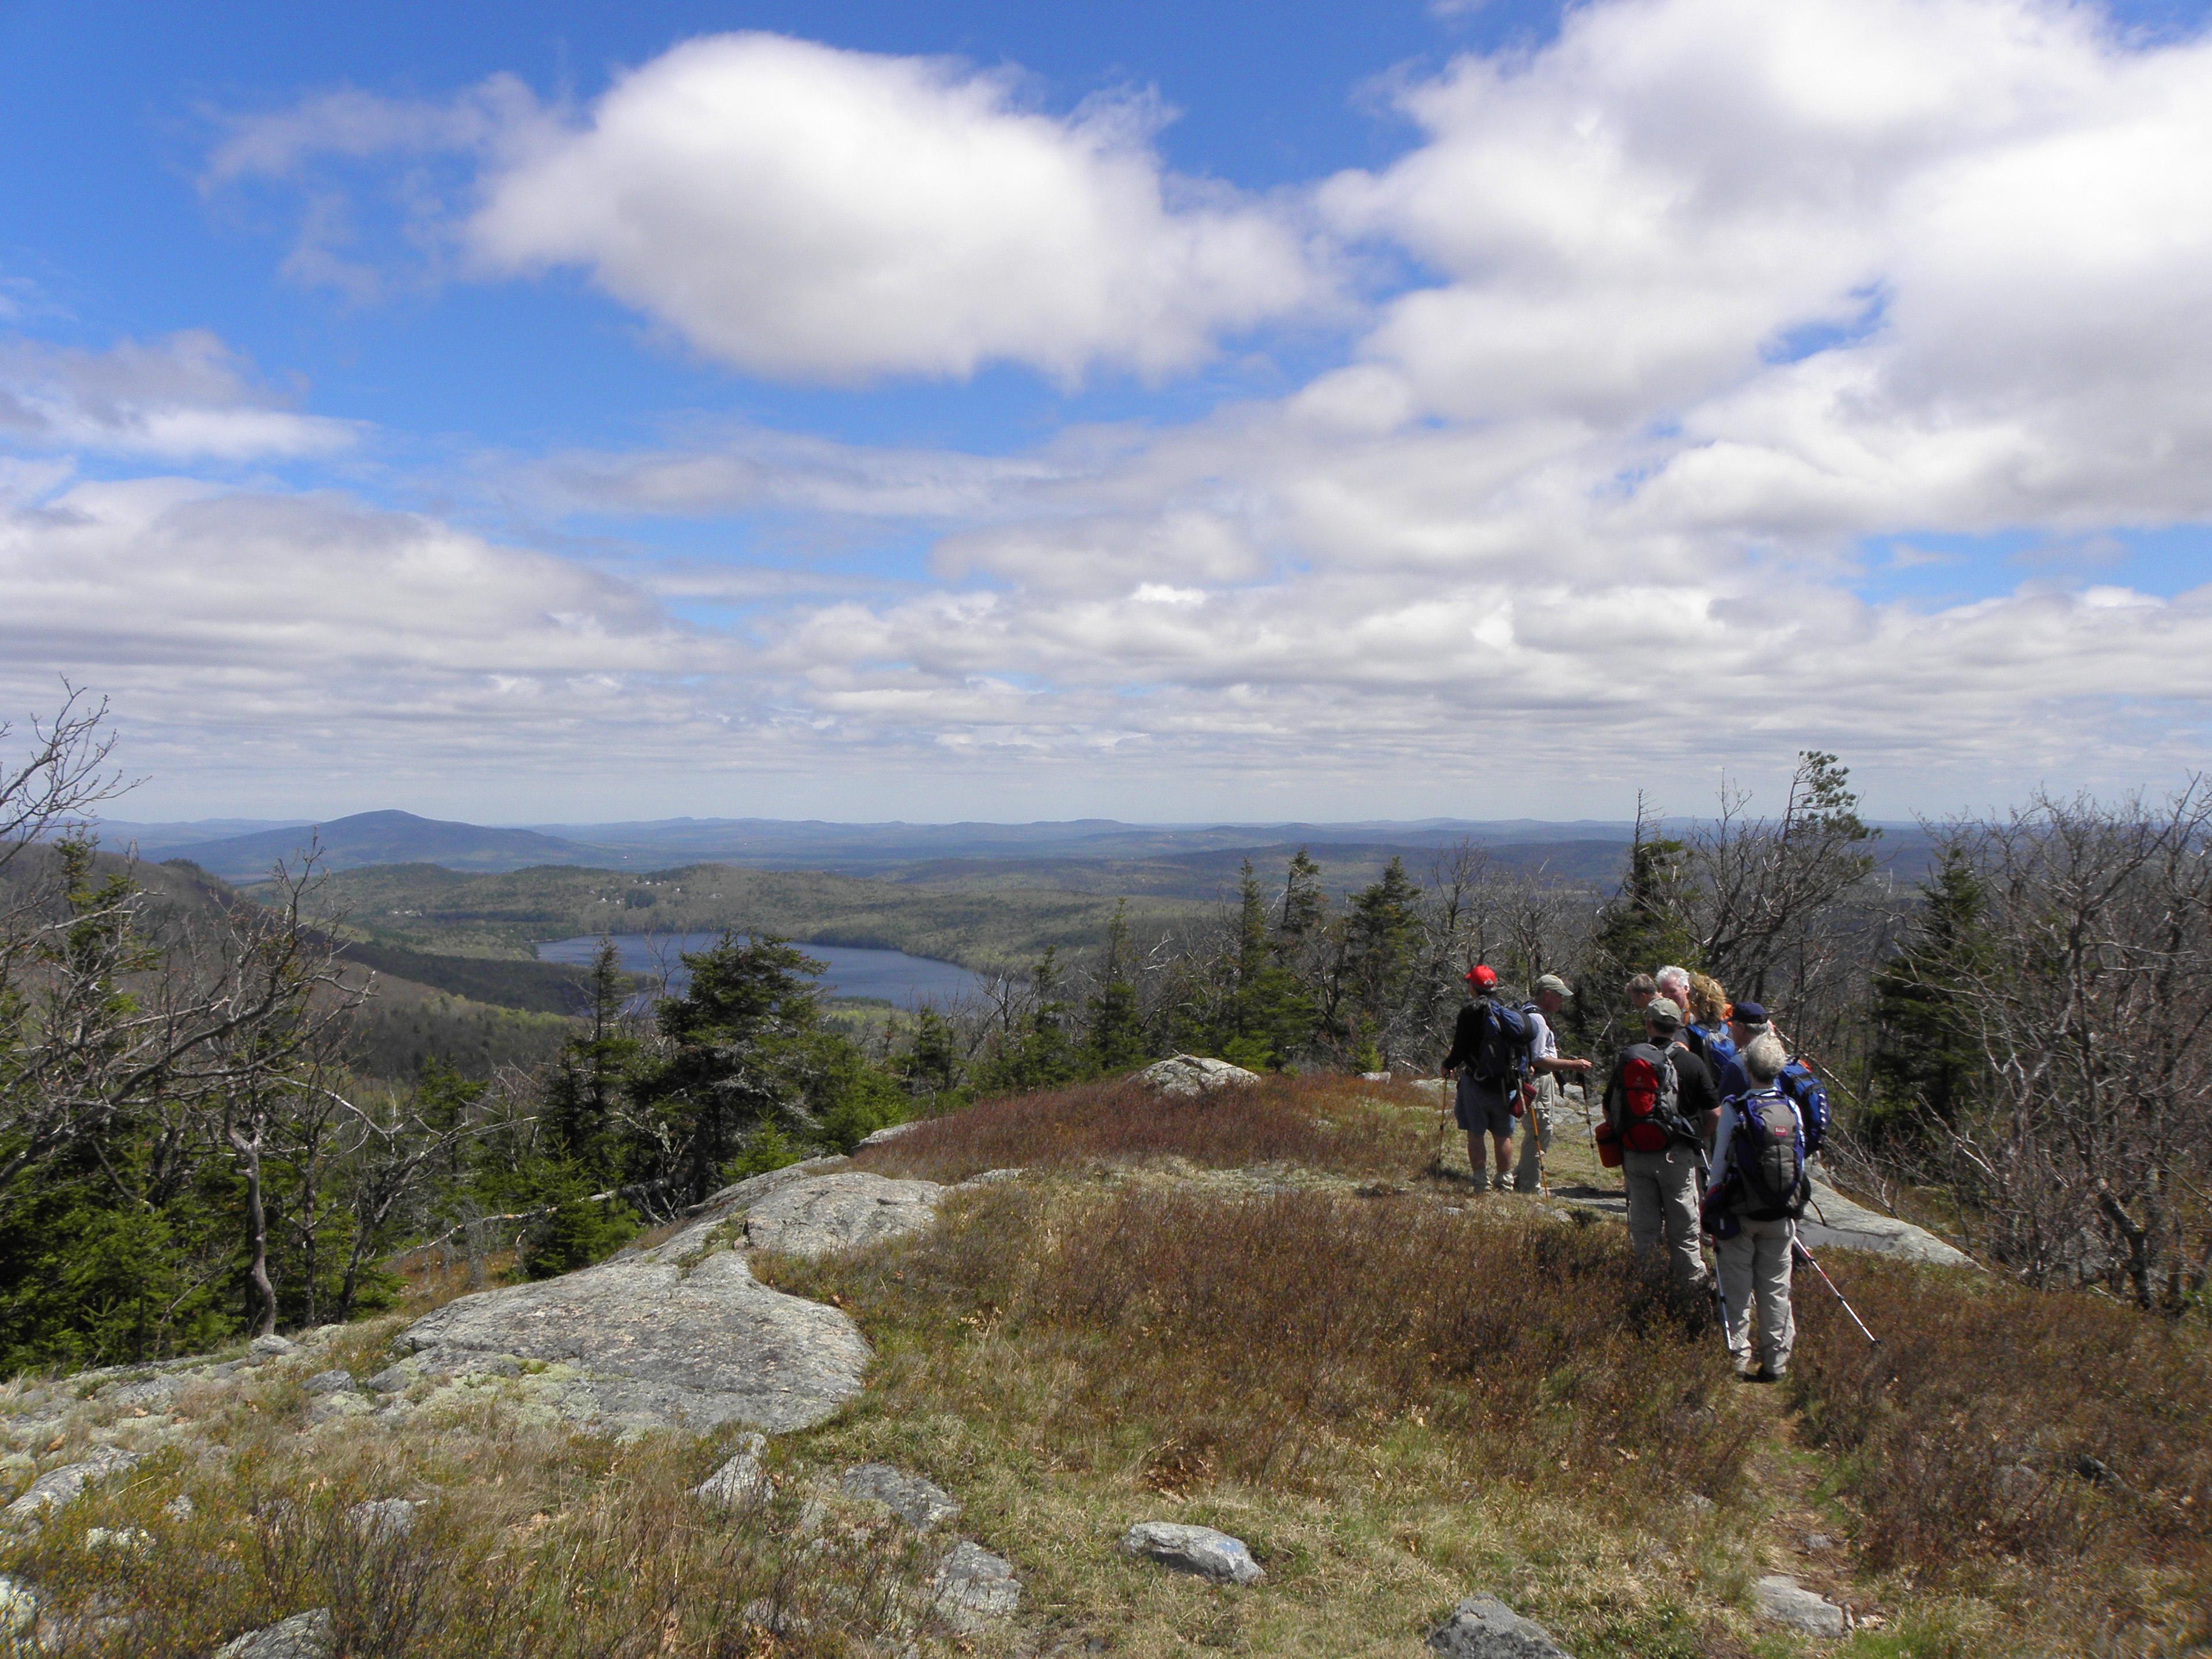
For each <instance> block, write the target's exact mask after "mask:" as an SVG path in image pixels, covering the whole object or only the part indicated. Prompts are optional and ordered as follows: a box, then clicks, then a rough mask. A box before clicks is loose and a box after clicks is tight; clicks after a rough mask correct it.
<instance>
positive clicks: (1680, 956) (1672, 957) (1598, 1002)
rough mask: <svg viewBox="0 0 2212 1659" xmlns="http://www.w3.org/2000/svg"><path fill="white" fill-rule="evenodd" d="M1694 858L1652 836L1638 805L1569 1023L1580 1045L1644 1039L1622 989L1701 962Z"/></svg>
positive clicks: (1677, 845)
mask: <svg viewBox="0 0 2212 1659" xmlns="http://www.w3.org/2000/svg"><path fill="white" fill-rule="evenodd" d="M1688 858H1689V848H1687V847H1686V846H1685V845H1684V844H1683V843H1682V842H1679V841H1671V840H1668V839H1665V838H1663V837H1656V836H1645V834H1644V816H1643V809H1642V806H1641V805H1640V804H1639V805H1638V811H1637V820H1636V839H1635V841H1634V842H1633V843H1632V845H1631V846H1630V848H1629V851H1628V870H1627V872H1626V874H1625V875H1624V876H1623V877H1622V878H1621V883H1620V888H1619V889H1618V890H1616V891H1615V892H1614V894H1613V898H1612V900H1611V901H1610V902H1608V903H1607V905H1606V907H1605V908H1604V909H1603V910H1602V911H1601V912H1600V913H1599V916H1598V925H1597V929H1596V931H1595V933H1593V934H1592V935H1591V936H1590V941H1589V947H1588V954H1587V957H1586V959H1585V963H1584V966H1583V970H1582V980H1583V986H1584V987H1585V988H1584V989H1583V994H1581V995H1580V996H1578V997H1577V998H1576V999H1575V1000H1574V1001H1573V1002H1572V1003H1571V1004H1570V1005H1569V1011H1568V1014H1567V1024H1568V1027H1569V1030H1570V1031H1571V1034H1572V1035H1573V1036H1574V1037H1575V1039H1576V1040H1577V1043H1578V1044H1580V1045H1582V1046H1584V1047H1588V1048H1599V1049H1605V1048H1612V1047H1613V1046H1614V1045H1615V1044H1617V1043H1618V1042H1621V1041H1623V1040H1624V1039H1625V1038H1626V1037H1632V1036H1637V1035H1639V1033H1636V1032H1631V1031H1629V1030H1628V1029H1627V1025H1626V1018H1627V1011H1626V1007H1625V1006H1623V1005H1622V1003H1621V1000H1620V987H1621V985H1622V984H1623V983H1625V982H1626V981H1627V980H1628V979H1629V978H1630V977H1631V976H1632V975H1637V974H1648V973H1651V972H1653V971H1655V970H1656V969H1660V968H1662V967H1665V966H1667V965H1668V964H1669V963H1672V964H1674V965H1675V966H1677V967H1681V968H1688V969H1696V968H1698V967H1699V965H1700V963H1699V960H1698V945H1697V938H1696V935H1695V934H1694V933H1692V931H1691V927H1690V921H1689V915H1690V908H1689V894H1688V890H1687V886H1688V884H1687V879H1686V877H1687V872H1686V865H1687V862H1688Z"/></svg>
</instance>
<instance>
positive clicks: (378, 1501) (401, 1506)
mask: <svg viewBox="0 0 2212 1659" xmlns="http://www.w3.org/2000/svg"><path fill="white" fill-rule="evenodd" d="M416 1507H417V1505H416V1504H413V1503H411V1502H410V1501H409V1500H408V1499H406V1498H370V1499H368V1502H366V1503H362V1504H355V1505H354V1506H353V1507H352V1508H351V1509H349V1510H347V1511H346V1519H347V1520H349V1521H350V1522H353V1524H354V1528H355V1530H356V1531H357V1532H359V1533H361V1534H362V1535H363V1536H364V1537H368V1538H378V1539H392V1538H404V1537H406V1536H407V1534H409V1533H410V1532H412V1531H414V1530H415V1510H416Z"/></svg>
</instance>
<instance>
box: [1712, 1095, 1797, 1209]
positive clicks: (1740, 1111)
mask: <svg viewBox="0 0 2212 1659" xmlns="http://www.w3.org/2000/svg"><path fill="white" fill-rule="evenodd" d="M1729 1170H1730V1171H1731V1172H1732V1173H1733V1174H1734V1175H1735V1177H1736V1180H1737V1182H1739V1183H1740V1185H1741V1188H1742V1193H1743V1203H1742V1205H1741V1207H1740V1209H1739V1211H1738V1213H1740V1214H1741V1215H1742V1216H1744V1217H1745V1218H1747V1219H1749V1220H1752V1221H1780V1220H1782V1219H1783V1218H1784V1217H1787V1218H1790V1220H1793V1221H1794V1220H1796V1218H1798V1217H1799V1216H1801V1215H1802V1214H1804V1213H1805V1200H1806V1199H1807V1198H1808V1196H1809V1195H1810V1188H1809V1186H1808V1182H1806V1179H1805V1142H1804V1139H1803V1137H1802V1135H1801V1134H1800V1133H1798V1128H1797V1114H1796V1111H1794V1110H1793V1109H1791V1106H1790V1097H1788V1096H1787V1095H1785V1094H1784V1093H1783V1091H1781V1090H1779V1089H1774V1088H1768V1089H1761V1090H1759V1091H1758V1092H1756V1093H1754V1094H1748V1095H1739V1096H1738V1097H1736V1101H1735V1133H1734V1134H1732V1135H1730V1136H1729Z"/></svg>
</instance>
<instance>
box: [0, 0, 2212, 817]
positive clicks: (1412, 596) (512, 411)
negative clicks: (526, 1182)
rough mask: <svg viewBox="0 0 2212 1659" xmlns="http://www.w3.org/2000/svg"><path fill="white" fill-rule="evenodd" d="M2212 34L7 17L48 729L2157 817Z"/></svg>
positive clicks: (529, 763)
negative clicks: (1825, 779)
mask: <svg viewBox="0 0 2212 1659" xmlns="http://www.w3.org/2000/svg"><path fill="white" fill-rule="evenodd" d="M2206 13H2207V9H2206V7H2205V6H2204V5H2203V4H2179V3H2171V0H2158V3H2146V4H2136V5H2130V6H2118V7H2106V8H2093V7H2088V6H2071V5H2063V4H2056V3H2043V0H1782V3H1759V4H1753V3H1751V0H1634V3H1626V0H1595V3H1590V4H1586V5H1583V6H1579V7H1577V8H1574V9H1571V10H1570V11H1568V12H1567V13H1565V15H1564V16H1563V15H1562V14H1561V12H1560V9H1559V8H1558V7H1556V6H1550V5H1527V4H1508V3H1488V4H1481V3H1475V4H1468V5H1463V6H1425V5H1410V4H1409V5H1398V6H1388V7H1369V8H1351V7H1296V6H1283V5H1270V6H1266V7H1262V6H1259V5H1228V4H1225V5H1218V6H1212V7H1203V8H1200V7H1191V6H1188V5H1187V4H1186V5H1166V4H1133V5H1126V6H1119V7H1111V8H1107V7H1099V8H1048V7H1036V6H1012V5H966V6H939V7H933V8H928V9H921V8H914V7H902V6H874V5H835V4H833V5H820V4H817V5H809V6H805V7H799V6H784V7H774V6H721V7H708V6H694V5H666V6H654V7H629V8H613V7H583V6H574V5H566V6H562V5H554V6H542V7H535V8H489V7H478V8H459V7H453V6H451V5H447V6H439V7H433V6H428V5H421V6H416V5H396V6H386V7H380V8H375V9H360V8H339V7H335V6H299V5H292V6H286V7H275V6H265V7H264V6H256V5H239V6H228V7H223V8H216V9H178V8H173V7H168V8H163V7H153V6H143V7H139V6H98V7H94V8H93V9H90V10H89V11H88V10H87V9H84V8H82V7H78V8H64V7H61V6H58V5H44V4H30V5H25V4H12V5H10V4H0V147H4V153H5V154H6V155H9V156H10V157H11V158H13V159H14V161H15V166H13V167H11V168H10V169H9V183H8V185H6V186H5V195H4V197H0V200H4V203H5V209H4V212H0V512H3V513H5V515H6V516H5V520H4V523H0V593H4V592H12V593H13V594H14V595H15V603H13V604H11V605H6V606H4V607H0V609H4V610H5V611H8V612H9V613H11V616H10V617H9V619H7V620H0V657H4V658H5V659H6V661H7V664H8V666H7V667H6V669H5V670H4V679H5V684H4V685H3V686H0V694H4V696H5V697H6V698H7V700H8V702H9V712H10V713H11V714H14V715H15V716H16V717H17V718H19V719H20V718H21V716H23V715H26V714H32V713H35V712H37V711H39V710H40V709H41V708H46V707H50V706H51V704H52V700H53V696H54V694H55V689H56V687H57V686H58V682H59V679H60V678H62V677H64V676H66V677H67V678H70V680H72V681H73V682H75V683H76V684H82V685H86V686H89V687H91V688H93V689H94V690H96V691H98V692H100V693H102V694H104V695H106V696H109V697H110V698H111V699H112V703H113V707H114V709H115V714H116V720H117V725H118V730H119V731H120V732H122V734H123V736H124V738H125V750H124V753H125V756H126V757H127V758H128V759H129V761H130V763H131V766H132V768H133V769H134V770H136V771H137V772H141V773H144V774H146V775H148V776H149V781H148V782H147V784H146V785H145V786H143V788H142V789H141V790H140V792H139V793H138V794H137V796H136V797H134V799H133V801H132V804H131V807H130V809H129V811H130V813H131V816H142V817H143V816H156V815H185V814H191V813H201V812H204V813H210V814H212V813H233V812H237V813H249V812H267V813H270V814H277V813H282V814H288V815H289V814H293V813H306V814H325V815H326V814H334V813H336V812H338V811H349V810H356V809H361V808H366V807H372V806H380V805H404V806H410V807H412V808H414V809H416V810H419V811H433V812H440V813H447V814H453V815H465V816H471V817H480V818H489V819H495V820H497V819H506V820H509V821H522V820H533V819H545V818H556V817H628V816H644V815H648V814H657V813H659V812H664V811H665V812H669V813H674V812H683V811H690V812H697V813H720V812H758V813H763V814H769V815H794V816H796V815H813V814H818V815H823V816H834V817H914V818H924V817H1062V816H1076V815H1080V814H1090V813H1097V814H1103V815H1109V816H1116V817H1151V818H1163V817H1167V818H1184V817H1280V816H1285V815H1295V816H1299V817H1331V816H1339V817H1379V816H1407V817H1413V816H1424V815H1429V814H1437V813H1453V814H1459V815H1465V816H1505V815H1519V814H1521V813H1522V812H1531V813H1537V814H1552V815H1556V816H1561V817H1582V816H1595V815H1600V814H1601V813H1613V814H1618V813H1620V812H1622V811H1626V810H1627V808H1628V807H1629V805H1631V804H1632V801H1633V799H1634V797H1635V794H1636V793H1637V791H1638V789H1639V788H1643V789H1649V790H1653V791H1655V792H1656V793H1657V794H1658V795H1659V796H1660V797H1662V801H1663V804H1664V805H1666V806H1667V807H1668V809H1669V810H1694V809H1695V808H1696V807H1697V806H1699V805H1701V804H1702V802H1703V801H1704V800H1705V799H1709V798H1710V797H1711V793H1712V791H1713V790H1714V789H1715V788H1716V787H1718V786H1719V784H1720V782H1721V781H1722V779H1723V776H1724V775H1727V776H1732V777H1735V778H1737V779H1739V780H1741V781H1745V782H1747V783H1748V784H1749V785H1750V786H1751V787H1753V788H1754V789H1755V790H1763V791H1765V792H1766V793H1768V794H1770V795H1771V794H1772V793H1774V792H1775V791H1776V789H1777V788H1778V784H1779V781H1780V780H1781V779H1782V778H1783V777H1784V776H1786V775H1787V772H1788V769H1789V766H1790V760H1791V757H1793V756H1794V754H1795V753H1796V750H1798V749H1800V748H1803V747H1808V746H1813V747H1822V748H1830V749H1836V750H1840V751H1842V752H1843V753H1844V756H1845V758H1846V759H1847V760H1848V761H1850V762H1851V763H1853V765H1854V766H1855V768H1856V769H1857V775H1859V777H1860V778H1861V780H1862V781H1863V783H1864V785H1865V786H1866V787H1867V790H1868V794H1869V802H1870V804H1872V805H1874V806H1875V807H1876V808H1877V809H1878V810H1880V811H1883V812H1885V813H1887V814H1890V815H1899V814H1904V813H1909V812H1911V811H1943V810H1948V809H1949V808H1952V807H1954V806H1959V805H1982V804H1986V803H1988V802H1990V801H1996V800H2002V799H2016V798H2017V797H2018V796H2019V794H2020V793H2022V792H2023V791H2025V790H2026V789H2028V788H2031V787H2035V786H2036V785H2038V784H2046V785H2050V786H2052V787H2059V788H2064V789H2070V788H2074V787H2092V788H2096V789H2099V790H2102V791H2106V792H2111V791H2113V790H2118V789H2125V788H2128V787H2146V786H2147V787H2163V786H2165V785H2166V784H2168V783H2170V782H2172V781H2175V780H2177V779H2178V778H2179V777H2180V776H2181V775H2184V774H2185V772H2186V771H2187V770H2188V769H2190V768H2191V766H2192V765H2194V764H2196V763H2197V757H2200V756H2201V755H2202V754H2203V751H2204V738H2205V711H2206V708H2207V703H2208V699H2212V678H2207V675H2208V670H2207V666H2206V665H2207V664H2208V662H2212V654H2208V652H2207V650H2206V648H2205V647H2207V646H2208V645H2212V591H2208V589H2207V587H2206V574H2207V573H2206V563H2205V555H2206V551H2207V549H2208V545H2212V544H2208V542H2207V540H2206V537H2205V530H2204V526H2205V525H2206V522H2207V520H2208V519H2212V482H2208V480H2212V466H2208V465H2206V462H2207V460H2208V459H2212V456H2208V454H2207V450H2208V448H2212V392H2208V390H2207V388H2208V386H2212V374H2207V372H2206V371H2207V369H2208V368H2212V344H2208V342H2212V328H2208V327H2207V326H2206V325H2207V324H2208V323H2212V316H2208V315H2207V312H2208V310H2212V240H2208V238H2212V117H2209V116H2208V115H2207V114H2206V112H2207V111H2208V110H2212V47H2208V46H2207V42H2206V39H2205V28H2206V21H2207V16H2206ZM88 18H89V19H91V20H92V21H89V22H88V21H87V20H88ZM2146 710H2148V711H2150V712H2148V713H2146ZM1501 730H1502V731H1503V732H1505V733H1507V734H1510V735H1509V736H1507V737H1506V738H1505V739H1504V740H1503V741H1501V740H1499V738H1498V733H1499V732H1500V731H1501ZM611 796H620V797H623V798H624V799H619V800H614V799H609V798H610V797H611ZM630 797H635V799H629V798H630Z"/></svg>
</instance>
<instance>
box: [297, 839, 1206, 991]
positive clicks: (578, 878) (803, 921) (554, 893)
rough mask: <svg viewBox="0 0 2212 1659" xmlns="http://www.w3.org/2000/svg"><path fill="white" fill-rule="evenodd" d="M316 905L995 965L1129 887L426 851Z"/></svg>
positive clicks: (380, 917)
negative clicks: (517, 865)
mask: <svg viewBox="0 0 2212 1659" xmlns="http://www.w3.org/2000/svg"><path fill="white" fill-rule="evenodd" d="M310 904H311V914H313V915H315V916H317V917H318V918H319V919H325V920H328V921H331V922H332V923H334V924H342V925H343V926H346V927H350V928H352V929H355V930H357V931H359V932H360V933H364V934H366V935H368V937H369V938H371V939H376V940H380V941H384V942H388V943H393V944H399V945H409V946H412V947H415V948H417V949H422V950H428V951H459V952H465V953H476V954H483V955H488V956H508V957H513V956H526V955H527V954H528V952H529V951H530V949H531V947H532V945H536V944H538V943H540V942H542V941H544V940H548V939H573V938H576V937H578V936H580V935H585V934H592V933H720V931H722V930H723V929H725V928H734V929H737V930H738V931H740V932H748V933H756V932H757V933H775V934H778V935H780V936H781V937H784V938H787V939H813V940H817V941H819V942H820V943H822V944H824V945H866V946H873V947H876V948H878V949H884V950H894V951H907V952H908V953H910V954H912V955H915V956H922V957H939V958H941V959H943V960H945V961H947V962H957V963H960V964H961V965H963V967H969V968H974V969H979V970H982V971H990V970H993V969H1008V968H1014V967H1026V966H1027V965H1029V964H1030V963H1033V962H1034V961H1036V958H1037V957H1038V956H1039V955H1040V954H1042V952H1043V951H1046V950H1048V949H1054V948H1056V949H1058V950H1060V951H1074V950H1091V949H1095V948H1096V947H1097V945H1098V944H1099V942H1100V941H1101V940H1102V939H1103V938H1104V936H1105V932H1106V927H1107V924H1108V923H1109V921H1110V920H1111V918H1112V917H1113V915H1114V913H1115V906H1116V900H1115V899H1114V898H1112V897H1109V896H1103V895H1101V894H1095V893H1070V892H1065V891H1054V890H1008V891H1002V892H987V891H978V890H971V889H967V888H960V887H914V886H907V885H903V884H899V883H896V882H886V881H875V880H866V879H861V878H856V877H852V876H834V875H825V874H821V873H818V872H806V871H769V870H745V869H739V868H738V867H736V866H731V865H717V864H702V865H692V866H687V867H685V868H683V869H677V870H663V871H656V872H648V873H645V874H640V875H630V874H627V873H618V872H611V871H605V870H584V869H534V870H517V871H513V872H507V873H502V874H491V875H462V874H459V873H456V872H453V871H450V870H446V869H441V868H440V867H438V866H435V865H427V864H418V865H398V866H380V867H376V868H371V869H365V870H347V871H340V872H336V873H334V874H332V875H331V877H330V878H329V879H328V880H326V881H325V882H324V883H323V884H321V885H320V886H319V888H318V889H317V890H316V891H315V893H314V894H313V896H312V899H311V901H310ZM1211 908H1212V907H1210V906H1206V905H1202V904H1198V903H1195V902H1188V901H1178V900H1157V899H1139V900H1137V901H1135V902H1133V903H1132V904H1131V905H1130V907H1129V909H1128V912H1127V919H1128V921H1129V925H1130V927H1132V929H1133V930H1135V931H1137V932H1139V933H1144V934H1146V936H1148V937H1156V936H1157V935H1158V934H1159V933H1164V932H1166V931H1168V930H1170V928H1173V927H1176V926H1178V925H1182V924H1188V923H1189V922H1191V921H1194V920H1195V919H1198V918H1200V917H1202V916H1204V915H1206V914H1207V913H1208V912H1209V910H1210V909H1211Z"/></svg>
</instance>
